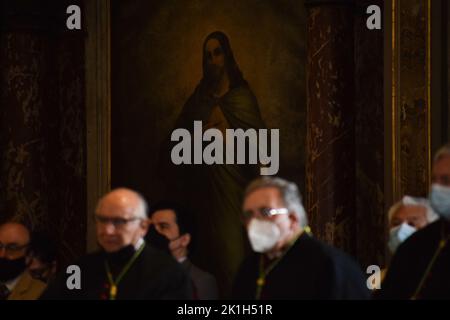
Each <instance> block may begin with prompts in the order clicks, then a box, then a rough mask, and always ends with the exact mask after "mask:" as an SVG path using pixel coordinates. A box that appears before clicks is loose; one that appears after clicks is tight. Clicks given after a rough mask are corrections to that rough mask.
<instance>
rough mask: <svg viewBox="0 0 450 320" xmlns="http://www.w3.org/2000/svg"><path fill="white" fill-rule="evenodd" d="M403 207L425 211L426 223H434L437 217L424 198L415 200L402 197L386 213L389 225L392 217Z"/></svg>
mask: <svg viewBox="0 0 450 320" xmlns="http://www.w3.org/2000/svg"><path fill="white" fill-rule="evenodd" d="M404 206H420V207H424V208H425V209H426V219H427V222H428V223H431V222H434V221H436V220H437V219H438V218H439V217H438V215H437V214H436V213H435V212H434V211H433V209H432V208H431V206H430V204H429V202H428V200H427V199H425V198H416V197H411V196H404V197H403V198H402V199H401V200H400V201H397V202H396V203H394V204H393V205H392V206H391V207H390V208H389V212H388V221H389V223H391V220H392V218H393V217H394V215H395V214H396V213H397V212H398V211H399V210H400V209H401V208H402V207H404Z"/></svg>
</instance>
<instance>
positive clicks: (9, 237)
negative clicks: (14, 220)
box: [0, 224, 30, 244]
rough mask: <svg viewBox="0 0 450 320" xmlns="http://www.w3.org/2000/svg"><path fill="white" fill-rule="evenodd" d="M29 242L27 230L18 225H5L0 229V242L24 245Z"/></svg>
mask: <svg viewBox="0 0 450 320" xmlns="http://www.w3.org/2000/svg"><path fill="white" fill-rule="evenodd" d="M29 240H30V235H29V233H28V230H27V229H26V228H25V227H24V226H22V225H20V224H6V225H3V226H1V227H0V242H2V243H17V244H25V243H27V242H28V241H29Z"/></svg>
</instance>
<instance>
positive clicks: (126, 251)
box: [105, 238, 145, 273]
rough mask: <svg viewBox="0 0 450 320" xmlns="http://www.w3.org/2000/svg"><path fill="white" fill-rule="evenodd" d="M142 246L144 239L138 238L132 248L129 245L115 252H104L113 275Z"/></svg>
mask: <svg viewBox="0 0 450 320" xmlns="http://www.w3.org/2000/svg"><path fill="white" fill-rule="evenodd" d="M144 244H145V241H144V239H142V238H140V239H139V240H138V241H137V242H136V244H135V245H134V246H133V245H132V244H130V245H128V246H126V247H123V248H122V249H120V250H118V251H115V252H105V258H106V261H108V263H109V264H110V265H111V268H112V271H113V273H115V271H117V269H119V268H121V267H122V266H123V265H125V264H126V263H127V262H128V261H129V260H130V259H131V258H132V257H133V255H134V253H135V252H136V251H138V250H139V249H140V248H141V247H142V246H143V245H144Z"/></svg>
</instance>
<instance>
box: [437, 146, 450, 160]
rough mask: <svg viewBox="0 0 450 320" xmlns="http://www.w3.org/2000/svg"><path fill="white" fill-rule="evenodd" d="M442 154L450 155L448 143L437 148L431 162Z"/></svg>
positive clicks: (438, 158)
mask: <svg viewBox="0 0 450 320" xmlns="http://www.w3.org/2000/svg"><path fill="white" fill-rule="evenodd" d="M444 156H450V143H447V144H446V145H444V146H442V147H440V148H439V150H438V151H437V152H436V154H435V155H434V159H433V163H436V162H437V161H439V160H440V159H441V158H442V157H444Z"/></svg>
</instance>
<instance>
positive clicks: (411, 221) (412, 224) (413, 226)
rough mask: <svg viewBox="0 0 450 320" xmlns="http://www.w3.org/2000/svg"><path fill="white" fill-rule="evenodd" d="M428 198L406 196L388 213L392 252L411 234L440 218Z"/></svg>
mask: <svg viewBox="0 0 450 320" xmlns="http://www.w3.org/2000/svg"><path fill="white" fill-rule="evenodd" d="M438 218H439V217H438V215H436V213H434V211H433V209H432V208H431V207H430V205H429V202H428V200H427V199H423V198H414V197H410V196H404V197H403V198H402V200H401V201H399V202H397V203H396V204H394V205H393V206H392V207H391V208H390V209H389V213H388V220H389V241H388V247H389V250H390V252H391V253H392V254H394V253H395V251H396V250H397V248H398V246H399V245H400V244H401V243H402V242H404V241H405V240H406V239H407V238H408V237H409V236H410V235H412V234H413V233H414V232H416V231H417V230H419V229H422V228H424V227H425V226H426V225H428V224H429V223H432V222H434V221H436V220H437V219H438Z"/></svg>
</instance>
